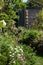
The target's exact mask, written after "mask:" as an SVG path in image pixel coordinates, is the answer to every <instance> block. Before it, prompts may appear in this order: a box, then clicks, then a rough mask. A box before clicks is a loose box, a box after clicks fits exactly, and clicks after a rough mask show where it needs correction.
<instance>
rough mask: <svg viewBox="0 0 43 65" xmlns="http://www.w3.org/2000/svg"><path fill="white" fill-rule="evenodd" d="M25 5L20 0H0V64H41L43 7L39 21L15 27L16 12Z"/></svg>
mask: <svg viewBox="0 0 43 65" xmlns="http://www.w3.org/2000/svg"><path fill="white" fill-rule="evenodd" d="M34 1H35V0H34ZM30 2H31V3H33V1H31V0H30ZM40 2H41V1H40ZM29 4H30V3H29ZM33 5H35V6H36V5H37V4H33ZM26 7H27V4H26V3H24V2H23V1H22V0H8V1H7V0H5V1H4V0H3V1H0V65H3V64H4V65H43V8H42V9H41V10H40V12H39V13H38V14H37V20H35V22H36V21H37V22H39V23H36V24H34V26H32V27H31V28H26V27H24V26H23V27H22V26H17V27H16V23H17V22H18V19H19V15H17V13H18V12H19V11H21V10H22V9H26ZM16 20H17V21H16ZM38 20H39V21H38Z"/></svg>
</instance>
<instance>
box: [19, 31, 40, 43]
mask: <svg viewBox="0 0 43 65" xmlns="http://www.w3.org/2000/svg"><path fill="white" fill-rule="evenodd" d="M39 36H40V32H39V31H37V30H24V31H23V32H22V33H21V36H20V37H19V42H23V43H26V44H30V42H32V41H34V40H35V39H36V38H38V37H39Z"/></svg>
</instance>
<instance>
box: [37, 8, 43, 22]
mask: <svg viewBox="0 0 43 65" xmlns="http://www.w3.org/2000/svg"><path fill="white" fill-rule="evenodd" d="M38 18H39V20H41V21H43V8H42V10H41V11H40V12H39V14H38Z"/></svg>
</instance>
